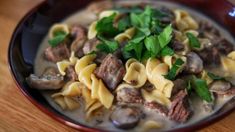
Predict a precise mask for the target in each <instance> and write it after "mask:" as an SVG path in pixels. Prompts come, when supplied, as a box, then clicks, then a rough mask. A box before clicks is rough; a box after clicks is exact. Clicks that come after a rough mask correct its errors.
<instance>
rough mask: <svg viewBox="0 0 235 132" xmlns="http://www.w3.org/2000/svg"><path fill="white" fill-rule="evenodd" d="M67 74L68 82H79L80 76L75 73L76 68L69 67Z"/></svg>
mask: <svg viewBox="0 0 235 132" xmlns="http://www.w3.org/2000/svg"><path fill="white" fill-rule="evenodd" d="M65 72H66V76H65V79H66V80H67V81H75V80H78V75H77V73H76V72H75V69H74V66H69V67H68V68H66V70H65Z"/></svg>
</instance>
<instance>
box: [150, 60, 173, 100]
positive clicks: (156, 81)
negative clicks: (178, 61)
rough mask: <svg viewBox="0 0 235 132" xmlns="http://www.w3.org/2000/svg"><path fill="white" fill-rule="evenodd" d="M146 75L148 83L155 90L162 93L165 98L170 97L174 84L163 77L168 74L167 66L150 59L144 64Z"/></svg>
mask: <svg viewBox="0 0 235 132" xmlns="http://www.w3.org/2000/svg"><path fill="white" fill-rule="evenodd" d="M146 73H147V77H148V80H149V82H151V83H152V84H153V85H154V86H155V88H156V89H158V90H159V91H160V92H162V93H163V94H164V95H165V96H166V97H168V98H169V97H171V91H172V88H173V86H174V84H173V82H172V81H170V80H167V79H166V78H165V77H164V76H163V75H166V74H167V73H168V65H167V64H165V63H161V62H160V61H159V60H158V59H152V58H150V59H148V61H147V64H146Z"/></svg>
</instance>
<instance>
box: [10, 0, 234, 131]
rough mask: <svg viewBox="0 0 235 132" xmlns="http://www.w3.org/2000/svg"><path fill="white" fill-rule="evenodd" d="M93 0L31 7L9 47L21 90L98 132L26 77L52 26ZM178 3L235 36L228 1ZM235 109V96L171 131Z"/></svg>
mask: <svg viewBox="0 0 235 132" xmlns="http://www.w3.org/2000/svg"><path fill="white" fill-rule="evenodd" d="M91 1H92V0H48V1H44V2H42V3H41V4H39V5H38V6H36V7H35V8H33V9H32V10H30V11H29V12H28V13H27V14H26V15H25V16H24V17H23V18H22V20H21V21H20V22H19V24H18V25H17V27H16V29H15V31H14V33H13V35H12V38H11V41H10V45H9V49H8V62H9V68H10V71H11V74H12V77H13V79H14V80H15V83H16V84H17V86H18V88H19V90H20V91H21V92H22V93H23V94H24V95H25V97H27V98H28V99H29V100H30V101H31V102H32V103H33V104H34V105H35V106H37V107H38V108H39V109H40V110H41V111H43V112H44V113H46V114H48V115H49V116H51V117H52V118H54V119H55V120H57V121H59V122H61V123H63V124H66V125H68V126H71V127H73V128H76V129H78V130H80V131H90V132H98V131H105V130H100V129H95V128H91V127H89V126H86V125H83V124H80V123H79V122H77V121H75V120H72V119H70V118H68V117H66V116H64V115H63V114H62V113H59V112H58V111H57V110H56V109H54V108H53V107H52V106H50V105H49V103H48V102H47V100H46V99H45V98H44V97H43V96H42V95H41V94H40V92H39V91H38V90H35V89H31V88H29V86H28V85H27V83H26V81H25V78H26V77H28V76H29V74H30V73H33V65H34V64H33V62H34V59H35V56H36V52H37V49H38V46H39V44H40V42H41V41H42V39H43V38H44V37H45V35H46V34H47V32H48V29H49V28H50V26H51V25H52V24H53V23H55V22H59V21H61V20H62V19H63V18H65V17H67V16H68V15H70V14H72V13H73V12H75V11H77V10H79V9H81V8H83V7H85V6H86V5H87V4H89V3H90V2H91ZM164 1H168V2H175V3H179V4H182V5H185V6H187V7H190V8H192V9H195V10H197V11H199V12H201V13H203V14H205V15H207V16H208V17H210V18H211V19H212V20H214V21H215V22H217V23H218V24H219V25H220V26H222V27H224V28H225V29H226V30H228V31H229V32H230V33H231V35H232V36H233V37H235V7H234V6H233V5H232V4H231V3H229V2H228V1H226V0H217V1H216V2H215V1H214V0H206V1H205V0H190V1H188V0H177V1H174V0H164ZM234 109H235V98H233V99H232V100H230V101H229V102H228V103H227V104H226V105H224V107H222V108H221V109H220V110H219V111H217V112H216V113H214V114H213V115H211V116H210V117H209V118H206V119H203V120H201V121H199V122H196V123H194V124H191V125H188V126H185V127H182V128H176V129H173V130H171V131H192V130H197V129H201V128H203V127H206V126H208V125H210V124H212V123H214V122H216V121H218V120H219V119H222V118H223V117H225V116H226V115H228V114H229V113H231V112H232V111H233V110H234Z"/></svg>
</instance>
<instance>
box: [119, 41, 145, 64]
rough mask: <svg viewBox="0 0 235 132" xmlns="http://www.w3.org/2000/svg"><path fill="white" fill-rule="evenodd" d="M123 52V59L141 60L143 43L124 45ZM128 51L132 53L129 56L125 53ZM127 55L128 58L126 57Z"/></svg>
mask: <svg viewBox="0 0 235 132" xmlns="http://www.w3.org/2000/svg"><path fill="white" fill-rule="evenodd" d="M123 51H124V55H123V56H124V58H126V59H127V58H131V57H134V58H137V59H138V60H141V57H142V51H143V43H134V42H129V43H128V44H126V45H125V47H124V48H123ZM128 51H132V52H130V53H129V54H128V53H127V52H128ZM127 55H128V56H127Z"/></svg>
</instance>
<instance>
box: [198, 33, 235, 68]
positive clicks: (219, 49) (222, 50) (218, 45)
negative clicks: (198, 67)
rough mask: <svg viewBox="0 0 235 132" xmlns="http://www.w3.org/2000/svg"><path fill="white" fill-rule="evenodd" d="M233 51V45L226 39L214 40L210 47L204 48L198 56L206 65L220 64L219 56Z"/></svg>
mask: <svg viewBox="0 0 235 132" xmlns="http://www.w3.org/2000/svg"><path fill="white" fill-rule="evenodd" d="M231 51H233V45H232V44H231V43H230V42H228V41H227V40H226V39H221V38H216V39H215V40H214V42H213V44H212V46H210V47H207V48H204V49H203V50H201V51H199V52H198V55H199V56H200V57H201V59H202V60H203V62H204V64H206V65H213V64H216V65H218V64H220V59H219V58H220V56H221V55H227V54H228V53H230V52H231Z"/></svg>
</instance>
